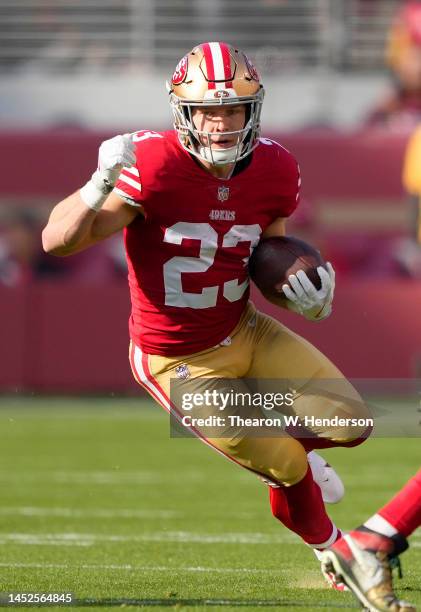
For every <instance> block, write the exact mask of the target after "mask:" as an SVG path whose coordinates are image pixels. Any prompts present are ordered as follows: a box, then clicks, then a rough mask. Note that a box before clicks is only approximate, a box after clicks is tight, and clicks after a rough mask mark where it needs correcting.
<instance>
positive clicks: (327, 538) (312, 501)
mask: <svg viewBox="0 0 421 612" xmlns="http://www.w3.org/2000/svg"><path fill="white" fill-rule="evenodd" d="M269 493H270V505H271V509H272V514H273V515H274V516H275V517H276V518H277V519H279V520H280V521H281V523H283V524H284V525H285V527H288V529H291V531H294V532H295V533H296V534H298V535H299V536H301V537H302V539H303V540H304V542H306V543H307V544H309V545H310V546H312V547H313V548H325V547H327V546H331V545H332V544H333V543H334V542H335V541H336V539H337V536H338V530H337V528H336V526H335V525H334V524H333V523H332V521H331V520H330V518H329V517H328V515H327V513H326V510H325V505H324V503H323V499H322V494H321V491H320V487H319V486H318V485H317V484H316V483H315V482H314V480H313V476H312V473H311V469H310V468H308V470H307V473H306V475H305V476H304V478H303V479H302V480H301V481H300V482H298V483H297V484H295V485H292V486H290V487H279V488H277V489H275V488H272V487H271V488H270V490H269Z"/></svg>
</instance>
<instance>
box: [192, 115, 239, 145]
mask: <svg viewBox="0 0 421 612" xmlns="http://www.w3.org/2000/svg"><path fill="white" fill-rule="evenodd" d="M192 118H193V123H194V126H195V128H196V129H197V130H198V131H199V132H207V133H208V134H211V136H210V137H209V140H210V144H211V146H212V149H214V150H217V149H227V148H230V147H235V146H236V144H237V142H238V134H230V133H229V132H236V131H238V130H242V129H243V128H244V126H245V123H246V107H245V105H244V104H235V105H233V106H228V105H227V106H223V105H222V104H221V105H220V106H200V107H196V108H194V109H193V111H192ZM201 139H202V137H201ZM202 144H205V145H207V144H208V139H207V137H206V136H203V140H202Z"/></svg>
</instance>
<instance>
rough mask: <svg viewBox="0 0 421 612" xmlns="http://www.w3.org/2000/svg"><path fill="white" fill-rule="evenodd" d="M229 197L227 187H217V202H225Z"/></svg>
mask: <svg viewBox="0 0 421 612" xmlns="http://www.w3.org/2000/svg"><path fill="white" fill-rule="evenodd" d="M229 196H230V188H229V187H225V185H223V186H222V187H218V200H219V201H220V202H226V201H227V200H228V198H229Z"/></svg>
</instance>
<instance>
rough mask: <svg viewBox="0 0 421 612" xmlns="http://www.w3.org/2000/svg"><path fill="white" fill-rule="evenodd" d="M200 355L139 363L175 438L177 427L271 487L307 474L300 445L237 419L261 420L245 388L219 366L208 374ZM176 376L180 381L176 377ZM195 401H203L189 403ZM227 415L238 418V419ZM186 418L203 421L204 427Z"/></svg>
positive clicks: (271, 429) (153, 358)
mask: <svg viewBox="0 0 421 612" xmlns="http://www.w3.org/2000/svg"><path fill="white" fill-rule="evenodd" d="M222 348H224V347H221V349H222ZM218 350H219V349H218ZM224 355H225V353H224ZM202 357H203V356H200V355H192V356H189V357H187V358H183V363H179V362H178V360H177V359H171V358H167V357H161V356H158V355H149V356H147V359H144V360H143V370H144V372H147V374H148V385H149V388H148V390H149V392H150V393H151V394H152V395H153V396H154V397H155V399H157V400H158V401H159V402H160V403H161V404H162V405H164V407H166V408H167V410H168V411H169V412H170V413H171V414H172V418H173V425H174V426H176V427H177V431H178V435H179V433H180V429H179V427H180V423H183V424H185V425H186V429H187V430H188V431H189V433H190V434H193V435H195V436H197V437H199V438H200V439H201V440H202V441H204V442H205V443H207V444H208V445H210V446H212V447H213V448H214V449H215V450H217V451H219V452H221V453H222V454H223V455H225V456H226V457H227V458H229V459H231V460H232V461H234V462H236V463H237V464H239V465H241V466H242V467H244V468H247V469H249V470H251V471H253V472H255V473H256V474H258V475H259V476H263V477H265V478H267V479H269V480H271V481H273V482H275V483H277V484H285V485H291V484H295V483H296V482H299V481H300V480H301V479H302V478H303V477H304V475H305V473H306V471H307V457H306V453H305V450H304V448H303V446H302V445H301V444H300V442H298V441H297V440H295V439H294V438H292V437H291V436H289V435H288V434H287V433H285V432H284V431H283V429H282V428H280V427H265V426H260V427H256V428H250V427H248V426H243V425H242V421H241V419H245V418H259V417H262V416H263V414H262V412H261V411H260V409H259V408H258V407H256V406H253V405H250V402H249V399H248V398H249V396H250V390H249V388H248V386H247V385H246V383H245V382H244V381H243V380H241V379H239V378H237V379H235V378H232V377H230V376H229V374H230V372H229V371H224V370H221V368H219V369H218V376H214V374H215V372H214V371H213V370H211V369H210V368H209V367H206V366H205V364H204V362H203V358H202ZM180 368H181V369H180ZM177 372H178V373H179V374H180V375H181V376H184V378H178V377H177ZM222 397H225V401H223V400H222ZM198 398H202V400H203V401H201V402H199V404H198V405H194V404H195V401H197V399H198ZM206 398H208V399H209V401H206ZM222 407H223V409H221V408H222ZM186 417H187V418H186ZM230 417H239V418H240V421H238V420H237V419H236V418H234V419H233V420H231V419H230ZM192 419H203V421H204V423H202V422H200V423H199V422H198V421H193V420H192ZM212 419H219V420H218V421H216V420H212ZM186 434H187V432H186Z"/></svg>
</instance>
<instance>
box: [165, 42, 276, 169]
mask: <svg viewBox="0 0 421 612" xmlns="http://www.w3.org/2000/svg"><path fill="white" fill-rule="evenodd" d="M167 87H168V91H169V94H170V104H171V108H172V111H173V115H174V128H175V129H176V130H177V132H178V137H179V140H180V143H181V145H182V146H183V147H184V149H186V150H187V151H188V152H189V153H191V154H192V155H195V156H196V157H199V158H200V159H202V160H204V161H207V162H210V163H211V164H215V165H222V164H228V163H235V162H237V161H239V160H240V159H243V158H244V157H246V156H247V155H249V154H250V153H251V152H252V151H253V149H255V148H256V147H257V145H258V144H259V135H260V113H261V109H262V103H263V97H264V89H263V85H262V84H261V82H260V78H259V75H258V73H257V70H256V69H255V67H254V66H253V64H252V63H251V62H250V60H249V59H248V58H247V56H246V55H245V53H243V52H242V51H239V50H238V49H236V48H235V47H232V46H231V45H228V44H226V43H223V42H207V43H202V44H200V45H198V46H197V47H194V49H192V51H190V53H188V54H187V55H185V56H184V57H183V58H182V59H181V60H180V61H179V63H178V65H177V67H176V69H175V71H174V74H173V76H172V79H171V82H170V83H168V84H167ZM220 104H223V105H238V104H244V105H245V107H246V124H245V126H244V127H243V128H242V129H241V130H237V131H235V132H229V133H228V134H230V135H231V134H232V135H236V136H237V143H236V145H235V146H233V147H230V148H227V149H215V148H214V149H212V144H211V133H210V132H203V131H200V130H197V129H196V127H195V125H194V123H193V118H192V109H193V108H194V107H197V106H217V105H220Z"/></svg>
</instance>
